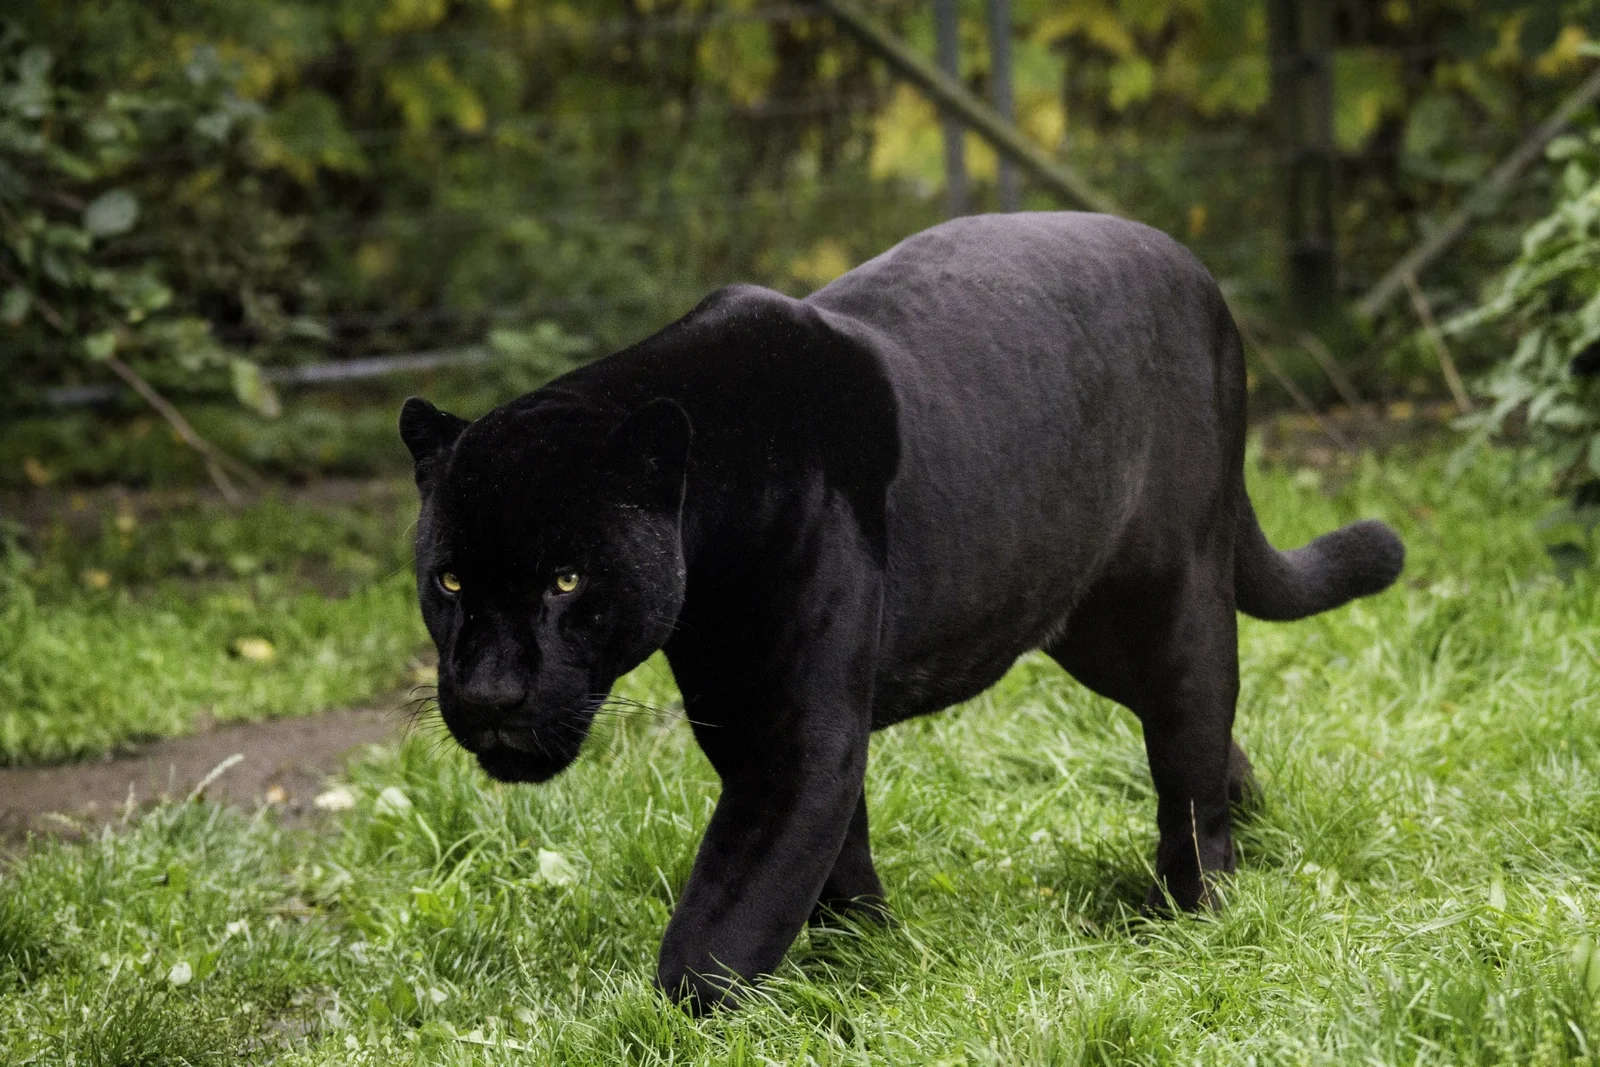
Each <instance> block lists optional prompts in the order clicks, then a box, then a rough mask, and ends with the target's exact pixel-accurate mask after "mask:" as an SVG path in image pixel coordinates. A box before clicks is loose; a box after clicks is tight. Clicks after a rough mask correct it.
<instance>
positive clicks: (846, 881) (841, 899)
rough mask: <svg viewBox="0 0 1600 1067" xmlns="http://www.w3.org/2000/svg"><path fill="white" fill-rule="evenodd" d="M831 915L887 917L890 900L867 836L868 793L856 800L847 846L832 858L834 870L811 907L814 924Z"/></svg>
mask: <svg viewBox="0 0 1600 1067" xmlns="http://www.w3.org/2000/svg"><path fill="white" fill-rule="evenodd" d="M830 915H847V916H850V917H852V918H862V919H879V920H883V919H887V918H888V917H889V910H888V902H887V899H886V896H885V894H884V891H883V883H882V882H881V881H879V880H878V871H877V868H875V867H874V866H873V864H872V848H871V844H870V842H869V841H868V839H867V795H866V792H865V791H863V792H862V794H861V798H860V799H859V800H857V801H856V810H855V814H854V815H852V816H851V818H850V830H849V832H848V833H847V834H846V835H845V839H844V846H843V847H842V848H840V849H839V856H838V858H837V859H835V860H834V861H833V870H832V871H831V872H829V874H828V880H827V881H826V882H825V883H823V886H822V893H821V894H820V895H819V896H818V898H817V906H816V907H815V908H813V909H811V920H810V921H811V924H812V925H818V924H820V923H825V922H826V921H827V919H828V916H830Z"/></svg>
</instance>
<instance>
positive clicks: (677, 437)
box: [605, 397, 692, 514]
mask: <svg viewBox="0 0 1600 1067" xmlns="http://www.w3.org/2000/svg"><path fill="white" fill-rule="evenodd" d="M691 433H692V430H691V428H690V425H689V413H688V412H686V411H684V410H683V408H682V407H680V406H679V405H678V404H677V402H676V401H673V400H668V399H667V398H665V397H662V398H660V399H657V400H652V401H650V403H648V404H646V405H645V406H644V407H642V408H639V409H638V410H637V411H635V412H634V413H633V414H631V415H629V416H628V417H627V418H625V419H623V420H622V423H621V425H619V426H618V427H617V428H616V429H614V430H612V431H611V436H610V437H609V438H607V439H606V445H605V452H606V465H607V466H608V467H609V468H610V469H611V470H612V471H613V472H615V473H617V474H619V475H620V476H621V477H622V480H623V484H624V485H625V487H626V488H627V490H628V491H630V492H632V493H635V494H638V496H639V497H641V498H642V499H639V503H641V504H644V505H645V506H647V507H651V508H654V509H656V510H659V511H666V512H671V513H673V514H676V513H677V512H678V510H679V509H680V508H681V507H682V506H683V479H684V473H685V472H686V471H687V470H688V466H689V437H690V435H691Z"/></svg>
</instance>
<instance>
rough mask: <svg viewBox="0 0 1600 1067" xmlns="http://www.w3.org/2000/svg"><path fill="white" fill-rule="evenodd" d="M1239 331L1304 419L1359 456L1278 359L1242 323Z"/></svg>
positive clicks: (1329, 438) (1357, 451)
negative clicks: (1304, 416) (1302, 414)
mask: <svg viewBox="0 0 1600 1067" xmlns="http://www.w3.org/2000/svg"><path fill="white" fill-rule="evenodd" d="M1239 330H1240V332H1241V333H1244V334H1245V336H1246V337H1247V338H1248V339H1249V341H1250V347H1252V348H1254V349H1255V350H1256V355H1257V356H1258V357H1259V358H1260V360H1261V362H1262V363H1264V364H1265V365H1266V368H1267V371H1268V373H1270V374H1271V375H1272V377H1273V379H1274V380H1275V381H1276V382H1277V383H1278V384H1279V385H1280V386H1282V387H1283V391H1284V392H1286V393H1288V394H1289V397H1290V399H1292V400H1293V401H1294V402H1295V404H1296V405H1297V406H1298V407H1299V408H1300V410H1301V411H1303V412H1304V413H1305V415H1306V417H1307V418H1309V419H1310V420H1311V421H1312V423H1314V424H1315V425H1316V427H1317V429H1319V430H1321V431H1322V432H1323V434H1324V435H1325V436H1326V437H1327V438H1328V440H1330V441H1332V442H1333V443H1334V444H1336V445H1338V446H1339V447H1340V448H1341V449H1343V450H1344V451H1345V452H1346V453H1348V454H1349V455H1351V456H1359V455H1360V454H1361V450H1360V449H1358V448H1356V446H1355V445H1353V444H1351V443H1350V439H1349V438H1347V437H1345V435H1344V434H1342V433H1340V432H1339V431H1338V429H1336V428H1335V427H1334V425H1333V424H1332V423H1331V422H1329V421H1328V420H1327V419H1325V418H1323V417H1322V413H1321V412H1320V411H1318V410H1317V406H1316V405H1315V404H1313V403H1312V402H1311V398H1310V397H1309V396H1307V395H1306V394H1305V392H1304V390H1302V389H1301V388H1300V387H1299V386H1298V385H1296V384H1295V383H1294V379H1293V378H1291V377H1289V375H1288V373H1287V372H1285V371H1284V369H1283V365H1282V364H1281V363H1279V362H1278V357H1277V356H1274V355H1273V354H1272V351H1271V350H1270V349H1268V348H1267V346H1266V345H1263V344H1262V343H1261V342H1260V341H1258V340H1256V339H1255V338H1254V337H1253V336H1251V335H1250V334H1249V332H1248V330H1247V328H1246V327H1245V326H1244V324H1243V323H1241V324H1240V326H1239Z"/></svg>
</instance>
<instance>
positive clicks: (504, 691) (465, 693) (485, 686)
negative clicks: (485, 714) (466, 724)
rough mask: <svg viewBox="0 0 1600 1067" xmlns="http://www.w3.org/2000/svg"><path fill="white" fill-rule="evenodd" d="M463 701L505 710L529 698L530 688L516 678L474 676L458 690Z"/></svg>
mask: <svg viewBox="0 0 1600 1067" xmlns="http://www.w3.org/2000/svg"><path fill="white" fill-rule="evenodd" d="M457 692H458V694H459V695H460V697H461V699H462V701H463V702H465V703H467V704H471V705H472V706H473V707H478V708H492V709H493V710H495V711H505V710H506V709H508V708H514V707H516V706H517V705H519V704H521V703H522V702H523V701H524V700H526V699H527V696H528V690H527V688H526V687H525V686H523V685H522V684H521V683H519V682H518V681H517V680H516V679H514V678H505V677H500V678H492V677H491V678H484V677H474V678H470V679H468V680H467V682H466V684H465V685H463V686H462V687H461V688H460V689H459V690H457Z"/></svg>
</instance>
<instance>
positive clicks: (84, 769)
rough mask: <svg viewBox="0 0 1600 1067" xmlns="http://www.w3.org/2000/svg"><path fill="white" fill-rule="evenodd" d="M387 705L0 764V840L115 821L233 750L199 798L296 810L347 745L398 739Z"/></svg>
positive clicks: (186, 784) (294, 813) (180, 787)
mask: <svg viewBox="0 0 1600 1067" xmlns="http://www.w3.org/2000/svg"><path fill="white" fill-rule="evenodd" d="M397 706H398V701H396V702H395V704H394V705H391V706H390V707H389V708H388V709H387V710H384V709H380V708H348V709H344V710H340V711H330V712H325V713H323V714H320V715H309V716H306V717H304V718H298V719H272V720H269V721H267V722H257V723H241V724H238V725H229V726H221V727H218V728H216V729H214V730H210V731H207V732H205V733H200V734H195V735H193V736H190V737H177V738H171V739H169V740H164V741H155V742H152V743H150V744H149V745H146V746H145V747H144V748H142V749H141V750H140V751H139V752H137V753H136V754H134V755H132V756H126V757H122V758H119V759H112V760H102V761H98V762H94V763H68V764H61V765H58V766H51V767H0V841H16V840H19V839H21V838H22V837H23V836H25V835H26V834H27V832H28V831H30V830H32V831H36V832H41V833H50V834H66V835H68V836H74V835H77V834H79V833H82V832H83V831H84V830H86V829H88V828H90V827H92V826H95V825H98V824H100V823H105V822H110V821H113V820H116V819H120V818H121V817H122V815H123V813H124V812H125V811H126V810H127V809H128V806H129V804H130V801H131V803H132V804H133V805H134V806H138V805H142V804H148V803H150V802H152V801H156V800H162V799H169V798H177V799H181V798H183V797H186V796H188V795H189V794H190V792H192V791H193V790H194V788H195V787H196V786H197V785H199V784H200V782H201V781H202V780H203V779H204V778H205V777H206V776H207V775H208V774H210V773H211V772H212V771H214V770H216V769H217V768H218V767H219V766H221V765H222V764H223V763H224V762H226V761H228V760H230V759H231V758H232V757H233V756H235V755H238V756H241V757H243V758H242V759H239V760H237V761H235V762H233V763H232V765H231V766H229V767H228V768H227V769H226V770H224V771H222V772H221V773H220V774H219V775H218V776H217V777H216V779H215V780H214V781H213V782H212V783H211V784H210V785H209V786H207V788H206V790H205V795H206V797H207V798H208V799H211V800H217V801H221V802H223V803H227V804H238V805H240V806H244V807H254V806H256V805H258V804H263V803H271V804H273V805H274V806H275V807H277V808H279V809H280V810H281V811H282V813H283V815H284V816H285V817H286V818H289V819H294V818H297V817H299V816H301V815H303V814H305V813H306V812H308V811H309V810H310V808H311V800H312V798H313V797H315V796H316V795H317V793H318V792H319V791H320V790H321V789H322V787H323V783H324V781H325V780H326V777H327V775H329V774H330V773H332V772H333V771H336V770H337V769H338V768H339V767H340V766H341V765H342V764H343V763H344V760H345V758H346V757H347V756H348V755H349V754H350V752H351V751H352V750H353V749H356V748H359V747H360V746H362V745H369V744H381V743H383V742H387V741H393V740H396V739H397V738H399V737H400V735H401V733H402V732H403V729H404V726H405V714H404V713H403V712H401V711H399V710H396V707H397Z"/></svg>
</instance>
